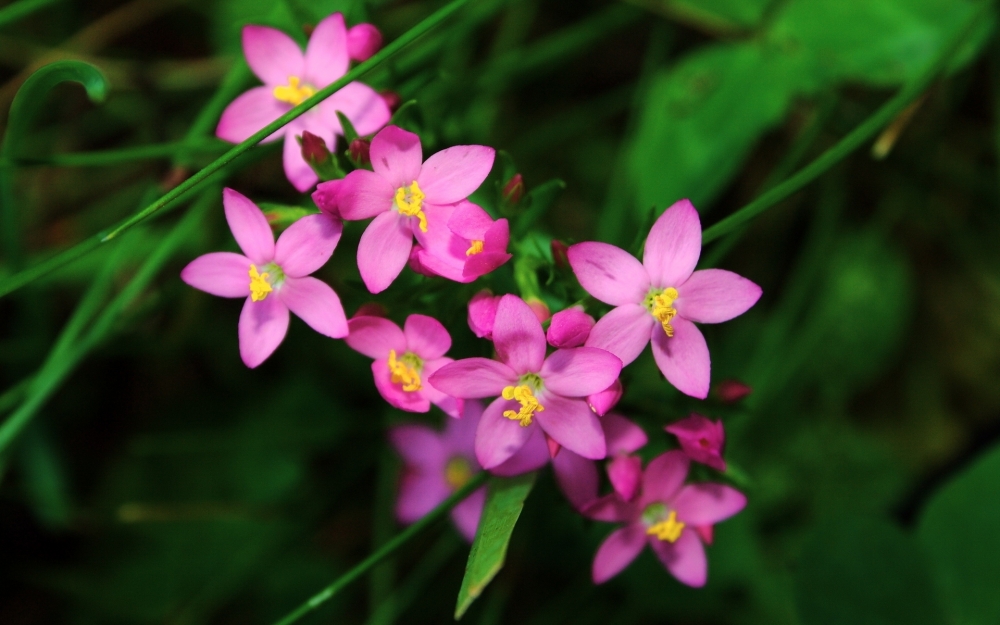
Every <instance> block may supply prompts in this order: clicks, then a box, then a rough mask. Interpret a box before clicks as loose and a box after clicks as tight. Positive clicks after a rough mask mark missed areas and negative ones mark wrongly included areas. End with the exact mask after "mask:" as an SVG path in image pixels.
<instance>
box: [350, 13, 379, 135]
mask: <svg viewBox="0 0 1000 625" xmlns="http://www.w3.org/2000/svg"><path fill="white" fill-rule="evenodd" d="M381 47H382V33H380V32H379V31H378V28H375V26H374V25H373V24H357V25H356V26H352V27H351V28H349V29H348V30H347V55H348V56H349V57H350V58H351V60H352V61H367V60H368V59H370V58H371V56H372V55H373V54H375V53H376V52H378V50H379V48H381ZM364 134H367V133H364Z"/></svg>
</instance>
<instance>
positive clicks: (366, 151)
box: [347, 139, 372, 166]
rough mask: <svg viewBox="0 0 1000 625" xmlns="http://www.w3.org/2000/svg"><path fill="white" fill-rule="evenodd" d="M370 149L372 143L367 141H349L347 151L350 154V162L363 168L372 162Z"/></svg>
mask: <svg viewBox="0 0 1000 625" xmlns="http://www.w3.org/2000/svg"><path fill="white" fill-rule="evenodd" d="M371 147H372V142H371V141H369V140H368V139H355V140H354V141H351V145H349V146H348V148H347V149H348V151H349V152H350V155H351V160H352V161H353V162H354V164H355V165H358V166H364V165H367V164H368V163H370V162H372V159H371Z"/></svg>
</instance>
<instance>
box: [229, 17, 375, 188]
mask: <svg viewBox="0 0 1000 625" xmlns="http://www.w3.org/2000/svg"><path fill="white" fill-rule="evenodd" d="M356 38H359V39H365V40H366V41H367V42H368V43H366V41H357V42H355V44H356V45H358V46H361V44H363V43H365V44H366V45H369V47H370V46H371V45H372V43H373V42H371V36H370V33H368V34H367V36H365V33H364V32H359V36H358V37H356ZM348 45H349V43H348V34H347V29H346V28H345V27H344V16H343V15H341V14H340V13H334V14H333V15H331V16H329V17H327V18H325V19H324V20H323V21H321V22H320V23H319V24H318V25H317V26H316V29H315V30H314V31H313V33H312V36H311V37H310V38H309V45H308V46H307V47H306V51H305V54H303V53H302V49H301V48H299V45H298V44H297V43H295V40H293V39H292V38H291V37H289V36H288V35H286V34H285V33H283V32H281V31H280V30H275V29H274V28H268V27H266V26H247V27H245V28H244V29H243V54H244V56H246V60H247V63H248V64H249V65H250V69H251V70H253V73H254V74H256V75H257V77H258V78H259V79H260V80H261V81H262V82H263V83H264V85H263V86H262V87H254V88H253V89H251V90H249V91H247V92H246V93H244V94H242V95H241V96H239V97H238V98H236V99H235V100H233V101H232V102H231V103H230V104H229V106H228V107H226V110H225V111H223V113H222V118H221V119H220V120H219V126H218V128H217V129H216V131H215V133H216V134H217V135H218V136H219V137H220V138H222V139H225V140H226V141H232V142H233V143H239V142H240V141H244V140H246V139H247V138H249V137H250V136H251V135H253V134H254V133H255V132H257V131H258V130H260V129H261V128H263V127H264V126H266V125H268V124H270V123H271V122H273V121H274V120H276V119H278V118H279V117H281V116H282V115H284V114H285V113H287V112H288V111H289V110H290V109H291V108H292V107H294V106H297V105H299V104H301V103H302V102H304V101H305V100H307V99H309V98H310V97H312V95H313V94H315V93H316V92H317V91H318V90H320V89H322V88H323V87H326V86H327V85H329V84H330V83H332V82H335V81H336V80H338V79H339V78H341V77H342V76H343V75H344V74H346V73H347V68H348V65H349V64H350V59H349V53H348ZM337 111H340V112H341V113H342V114H343V115H344V116H345V117H347V119H349V120H351V123H352V124H353V125H354V128H355V129H356V130H357V131H358V133H360V134H362V135H365V134H370V133H373V132H375V131H376V130H378V129H379V128H381V127H382V126H384V125H385V123H386V122H388V121H389V118H390V117H391V115H392V114H391V113H390V111H389V107H388V106H387V105H386V103H385V100H383V99H382V97H381V96H379V94H378V93H377V92H376V91H375V90H374V89H372V88H371V87H369V86H367V85H363V84H361V83H359V82H352V83H350V84H348V85H347V86H345V87H344V88H343V89H341V90H340V91H337V92H336V93H334V94H333V95H331V96H330V97H329V98H327V99H326V100H324V101H323V102H322V103H321V104H320V105H319V106H317V107H316V108H314V109H312V110H310V111H308V112H306V113H304V114H303V115H301V116H300V117H298V118H296V119H295V120H293V121H292V122H290V123H289V124H288V125H287V126H285V127H284V128H282V129H281V130H278V131H277V132H275V133H274V134H273V135H271V136H270V137H268V138H267V139H265V141H274V140H277V139H278V138H280V137H281V136H284V138H285V146H284V163H285V175H286V176H288V180H289V181H290V182H291V183H292V184H293V185H294V186H295V188H296V189H298V190H299V191H306V190H307V189H309V188H310V187H312V186H313V185H314V184H316V182H317V180H318V178H317V176H316V173H315V172H314V171H313V170H312V168H311V167H309V164H308V163H306V161H305V159H303V158H302V151H301V149H300V147H299V143H298V141H297V140H296V136H298V135H301V134H302V132H303V131H306V130H308V131H309V132H311V133H313V134H314V135H317V136H319V137H321V138H322V139H323V140H324V141H325V142H326V143H327V147H329V148H330V149H331V150H332V149H333V148H334V143H333V142H334V141H335V139H336V136H337V135H342V134H344V133H343V129H341V127H340V120H339V119H338V118H337Z"/></svg>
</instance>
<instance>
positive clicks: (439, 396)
mask: <svg viewBox="0 0 1000 625" xmlns="http://www.w3.org/2000/svg"><path fill="white" fill-rule="evenodd" d="M453 362H455V361H454V360H452V359H451V358H435V359H434V360H426V361H424V369H423V371H421V372H420V378H421V380H422V382H423V388H421V389H420V392H421V393H422V394H423V396H424V397H426V398H427V400H428V401H430V402H431V403H432V404H434V405H435V406H437V407H438V408H440V409H441V410H442V411H443V412H444V413H445V414H446V415H448V416H449V417H451V418H452V419H454V420H457V421H464V419H463V418H462V411H463V408H464V407H465V400H462V399H458V398H456V397H452V396H451V395H446V394H444V393H442V392H441V391H439V390H437V389H436V388H434V385H432V384H431V383H430V382H428V379H429V378H430V377H431V376H432V375H434V374H435V373H437V371H438V369H440V368H441V367H443V366H445V365H448V364H451V363H453ZM469 453H470V454H471V453H472V451H471V450H470V451H469Z"/></svg>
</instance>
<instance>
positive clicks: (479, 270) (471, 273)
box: [461, 252, 514, 282]
mask: <svg viewBox="0 0 1000 625" xmlns="http://www.w3.org/2000/svg"><path fill="white" fill-rule="evenodd" d="M513 257H514V256H513V255H512V254H508V253H507V252H481V253H479V254H476V255H475V256H470V257H469V258H468V259H467V260H466V261H465V266H464V267H462V279H461V282H472V281H473V280H475V279H476V278H478V277H480V276H485V275H486V274H488V273H490V272H492V271H495V270H496V269H497V268H498V267H500V266H501V265H503V264H504V263H505V262H507V261H508V260H510V259H511V258H513Z"/></svg>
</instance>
